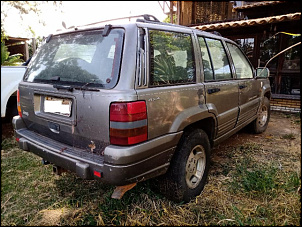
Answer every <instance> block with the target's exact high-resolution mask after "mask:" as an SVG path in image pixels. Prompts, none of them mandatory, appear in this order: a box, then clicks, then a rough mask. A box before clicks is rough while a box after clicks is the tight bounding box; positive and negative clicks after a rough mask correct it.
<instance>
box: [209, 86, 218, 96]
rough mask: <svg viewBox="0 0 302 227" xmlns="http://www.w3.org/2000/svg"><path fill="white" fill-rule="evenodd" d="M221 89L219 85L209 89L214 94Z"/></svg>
mask: <svg viewBox="0 0 302 227" xmlns="http://www.w3.org/2000/svg"><path fill="white" fill-rule="evenodd" d="M219 91H220V88H217V87H215V88H209V89H208V94H213V93H215V92H219Z"/></svg>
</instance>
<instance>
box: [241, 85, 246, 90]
mask: <svg viewBox="0 0 302 227" xmlns="http://www.w3.org/2000/svg"><path fill="white" fill-rule="evenodd" d="M246 87H247V86H246V85H239V89H243V88H246Z"/></svg>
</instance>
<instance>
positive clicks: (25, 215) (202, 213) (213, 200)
mask: <svg viewBox="0 0 302 227" xmlns="http://www.w3.org/2000/svg"><path fill="white" fill-rule="evenodd" d="M274 119H275V122H279V121H280V120H282V121H286V122H288V124H290V126H291V127H292V128H298V130H294V129H293V130H292V131H290V132H286V133H283V132H282V131H280V133H279V134H275V129H271V131H268V132H267V133H265V134H263V135H258V136H255V135H250V134H246V133H245V132H240V133H238V134H237V135H235V136H233V137H231V138H230V140H229V141H228V142H226V143H223V144H221V145H220V146H219V147H217V148H215V149H214V150H213V157H212V167H211V171H210V175H209V180H208V184H207V185H206V186H205V188H204V191H203V192H202V194H201V195H200V196H198V197H197V198H196V199H195V200H192V201H191V202H190V203H187V204H176V203H173V202H171V201H169V200H167V199H166V198H164V197H163V196H161V195H160V194H157V193H155V192H153V191H152V190H151V189H150V188H151V187H150V184H151V183H152V182H151V181H147V182H142V183H139V184H138V185H137V186H135V187H134V188H133V189H132V190H130V191H128V192H127V193H126V194H125V195H124V197H123V198H122V199H121V200H114V199H111V198H110V196H111V193H112V192H113V189H114V188H113V187H111V186H108V185H104V184H102V183H100V182H97V181H86V180H82V179H80V178H78V177H76V176H75V175H74V174H70V173H64V174H63V176H61V177H57V176H54V175H52V173H51V172H52V169H51V166H43V165H42V164H41V160H40V158H39V157H37V156H35V155H33V154H31V153H28V152H25V151H21V150H19V149H18V148H17V146H16V143H15V142H14V140H13V138H7V139H2V150H1V173H2V177H1V225H34V226H40V225H41V226H48V225H127V226H128V225H171V226H172V225H175V226H187V225H193V226H195V225H196V226H197V225H261V226H264V225H274V226H279V225H280V226H284V225H297V226H298V225H300V218H301V203H300V198H301V195H300V193H301V138H300V136H301V130H300V126H299V124H300V123H298V122H299V119H300V118H299V117H298V116H290V117H288V115H273V117H272V125H273V123H274ZM286 134H287V135H289V136H284V135H286Z"/></svg>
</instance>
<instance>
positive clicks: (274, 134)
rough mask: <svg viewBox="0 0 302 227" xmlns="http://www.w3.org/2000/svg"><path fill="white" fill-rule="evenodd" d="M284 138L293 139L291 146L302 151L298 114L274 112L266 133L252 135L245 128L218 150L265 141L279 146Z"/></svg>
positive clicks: (222, 144) (270, 144)
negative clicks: (224, 147)
mask: <svg viewBox="0 0 302 227" xmlns="http://www.w3.org/2000/svg"><path fill="white" fill-rule="evenodd" d="M283 137H292V139H291V142H292V143H293V144H291V146H296V147H297V148H300V149H299V150H301V123H300V116H298V115H297V114H285V113H281V112H274V111H272V112H271V117H270V122H269V124H268V128H267V130H266V131H265V132H263V133H262V134H251V133H250V132H249V131H248V130H247V129H246V128H244V129H242V130H241V131H239V132H238V133H236V134H235V135H233V136H232V137H231V138H229V139H227V140H226V141H224V142H222V143H221V144H220V145H218V147H217V148H220V147H221V146H236V145H239V144H242V143H245V142H253V143H257V142H263V141H264V139H266V140H265V141H268V142H269V144H268V145H269V146H279V145H280V144H279V143H278V142H279V140H280V139H281V138H283ZM294 138H295V139H294ZM274 140H275V142H274ZM276 140H277V142H276ZM217 148H214V149H217ZM271 148H272V147H271Z"/></svg>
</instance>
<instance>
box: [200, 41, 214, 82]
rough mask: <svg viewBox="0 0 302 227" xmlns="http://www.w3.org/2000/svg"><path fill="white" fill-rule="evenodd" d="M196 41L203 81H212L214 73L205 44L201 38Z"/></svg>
mask: <svg viewBox="0 0 302 227" xmlns="http://www.w3.org/2000/svg"><path fill="white" fill-rule="evenodd" d="M198 41H199V46H200V50H201V57H202V65H203V72H204V80H205V81H209V80H214V73H213V69H212V64H211V59H210V56H209V52H208V48H207V45H206V42H205V40H204V38H203V37H198Z"/></svg>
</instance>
